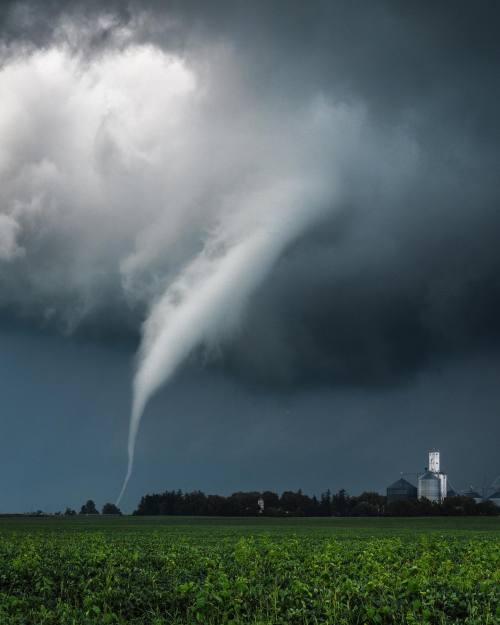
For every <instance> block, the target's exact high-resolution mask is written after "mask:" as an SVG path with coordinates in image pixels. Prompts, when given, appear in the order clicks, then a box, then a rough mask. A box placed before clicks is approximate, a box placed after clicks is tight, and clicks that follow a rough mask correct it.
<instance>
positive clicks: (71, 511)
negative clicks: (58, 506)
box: [64, 508, 76, 516]
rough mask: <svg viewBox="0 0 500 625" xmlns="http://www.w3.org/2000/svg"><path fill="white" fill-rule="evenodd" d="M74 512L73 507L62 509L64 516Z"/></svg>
mask: <svg viewBox="0 0 500 625" xmlns="http://www.w3.org/2000/svg"><path fill="white" fill-rule="evenodd" d="M75 514H76V510H73V508H66V510H65V511H64V516H75Z"/></svg>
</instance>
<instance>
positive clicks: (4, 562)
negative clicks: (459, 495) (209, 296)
mask: <svg viewBox="0 0 500 625" xmlns="http://www.w3.org/2000/svg"><path fill="white" fill-rule="evenodd" d="M499 606H500V518H498V517H497V518H479V517H475V518H443V517H440V518H411V519H398V518H364V519H363V518H343V519H340V518H331V519H330V518H323V519H321V518H317V519H300V518H293V519H269V518H244V519H243V518H224V519H217V518H199V517H192V518H186V517H153V518H146V517H122V518H103V517H97V518H90V517H77V518H27V517H7V518H0V623H2V625H3V624H5V625H13V624H18V625H21V623H22V624H23V625H25V624H26V625H27V624H30V623H33V625H35V624H36V625H48V624H53V625H56V624H57V625H70V624H71V625H77V624H78V625H79V624H82V625H87V624H88V625H97V624H100V623H110V624H113V623H115V624H123V625H125V624H134V625H139V624H140V625H142V624H146V623H147V624H152V625H167V623H168V624H169V625H180V624H191V623H193V624H194V623H203V624H214V625H215V624H226V623H227V624H229V623H231V624H232V625H240V624H241V625H248V624H254V625H257V624H259V625H264V624H276V625H278V624H283V625H287V624H292V623H293V624H311V625H312V624H315V625H318V624H320V623H321V624H324V625H333V624H335V625H337V624H340V625H342V624H344V625H349V624H351V623H356V624H359V625H362V624H368V623H387V624H389V623H391V624H392V623H401V624H403V623H405V624H406V623H408V624H414V625H416V624H417V623H418V624H419V625H420V624H428V625H431V624H439V625H445V624H449V623H454V624H458V623H468V624H469V625H493V624H494V625H497V624H498V623H500V607H499Z"/></svg>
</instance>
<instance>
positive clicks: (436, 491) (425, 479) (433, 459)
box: [418, 450, 448, 503]
mask: <svg viewBox="0 0 500 625" xmlns="http://www.w3.org/2000/svg"><path fill="white" fill-rule="evenodd" d="M447 490H448V485H447V477H446V473H442V472H441V466H440V455H439V451H437V450H431V451H429V466H428V467H427V469H426V470H425V473H423V474H422V475H420V476H419V478H418V498H419V499H428V500H429V501H434V502H437V503H441V502H442V501H443V500H444V499H445V498H446V493H447Z"/></svg>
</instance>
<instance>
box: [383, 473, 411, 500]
mask: <svg viewBox="0 0 500 625" xmlns="http://www.w3.org/2000/svg"><path fill="white" fill-rule="evenodd" d="M416 499H417V489H416V487H415V486H413V484H410V482H408V481H407V480H404V479H403V478H401V479H399V480H397V482H394V483H393V484H391V485H390V486H388V487H387V503H388V504H389V505H390V504H391V503H395V502H396V501H415V500H416Z"/></svg>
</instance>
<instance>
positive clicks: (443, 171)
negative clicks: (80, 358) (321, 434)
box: [1, 1, 500, 385]
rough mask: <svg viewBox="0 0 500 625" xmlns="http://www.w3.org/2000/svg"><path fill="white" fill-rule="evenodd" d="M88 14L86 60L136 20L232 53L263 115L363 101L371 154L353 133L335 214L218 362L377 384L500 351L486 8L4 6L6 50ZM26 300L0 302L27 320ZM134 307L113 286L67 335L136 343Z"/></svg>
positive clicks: (146, 35) (499, 129) (60, 34)
mask: <svg viewBox="0 0 500 625" xmlns="http://www.w3.org/2000/svg"><path fill="white" fill-rule="evenodd" d="M143 14H149V15H153V17H154V20H155V21H156V22H157V24H158V27H157V28H156V29H154V28H151V26H150V25H149V26H145V25H144V24H145V23H146V22H145V19H143V18H141V17H138V16H141V15H143ZM99 15H101V16H102V15H107V16H108V17H110V19H109V20H108V21H106V22H105V23H104V22H103V24H101V27H100V29H97V30H96V31H95V32H93V33H91V35H89V36H87V37H86V38H85V40H83V39H82V40H81V41H80V42H79V43H80V45H81V46H82V47H87V49H88V51H89V52H90V53H92V52H95V53H98V51H99V50H101V49H103V48H105V47H106V46H108V45H110V42H113V41H115V40H114V39H113V37H114V35H113V33H115V32H116V31H117V30H119V29H120V28H124V27H126V26H127V25H130V24H131V23H132V22H134V20H135V24H136V25H135V27H134V28H135V29H134V34H133V37H134V38H135V39H136V40H138V41H153V42H154V43H155V44H157V45H161V46H162V47H163V48H164V49H166V50H175V51H176V52H178V53H179V54H181V55H185V56H186V57H188V58H189V57H190V56H196V55H197V54H199V52H200V50H203V49H204V48H205V47H206V46H209V45H218V46H226V47H228V48H229V49H230V50H232V51H233V54H234V55H235V58H236V59H237V68H238V71H239V73H240V81H241V82H240V86H241V88H242V89H243V90H246V91H248V93H249V94H252V95H251V98H254V99H255V102H256V103H258V104H259V106H261V107H262V108H263V109H265V110H266V111H267V112H269V114H270V115H271V116H272V115H273V114H275V115H277V116H279V115H280V112H282V111H284V112H285V113H286V112H288V111H290V110H293V109H299V108H300V107H301V106H303V103H304V102H305V101H306V100H307V98H308V97H309V96H310V94H312V93H323V94H325V97H327V98H331V99H332V101H334V102H336V103H341V104H345V105H346V106H361V107H363V110H364V111H365V115H366V119H367V125H368V127H369V135H370V137H372V139H373V141H372V145H369V146H368V147H367V151H368V153H365V145H364V142H365V141H366V136H362V137H361V141H360V143H359V145H356V146H355V148H354V149H353V150H352V153H351V154H350V155H349V158H348V160H347V161H346V163H343V164H342V165H341V177H342V183H343V193H342V199H341V204H342V205H341V207H340V209H339V210H337V211H336V212H335V213H334V214H332V215H331V216H330V217H327V218H325V219H324V220H323V222H322V223H321V224H319V225H317V226H313V227H311V228H310V229H309V230H308V231H307V232H305V233H304V234H303V235H302V236H301V238H300V239H299V240H298V241H296V242H295V243H294V244H293V245H291V246H290V247H289V248H288V249H287V251H286V253H285V254H284V255H283V256H282V257H281V259H280V261H279V263H278V265H277V266H276V267H275V268H274V269H273V270H272V272H271V273H270V274H269V275H268V277H267V278H266V281H265V283H264V284H263V285H262V286H261V287H260V289H259V292H258V293H257V294H256V295H254V296H253V297H252V299H251V301H250V304H249V307H248V309H247V311H246V313H245V316H244V322H243V325H242V328H241V329H240V331H239V333H238V334H237V336H236V338H235V339H234V340H231V341H229V342H227V344H224V345H223V347H222V352H221V354H222V356H221V355H220V353H219V360H218V362H219V364H222V365H223V366H224V367H225V368H226V369H227V370H230V371H233V372H236V373H238V374H239V375H242V376H243V377H244V378H245V379H246V380H247V381H255V380H258V381H261V382H266V383H271V384H274V383H277V384H283V383H284V384H290V383H293V384H294V385H296V384H301V383H307V384H309V383H315V382H318V381H319V382H321V384H327V385H343V384H349V385H352V384H354V385H378V384H381V385H386V384H393V383H397V382H400V381H404V380H406V379H407V377H408V376H409V375H413V374H414V373H415V372H417V371H419V370H421V369H422V368H425V367H428V366H429V365H430V364H432V363H433V362H434V361H436V360H442V359H446V358H455V357H457V356H460V357H462V356H463V355H464V354H468V353H476V352H478V351H479V352H491V351H493V352H495V353H496V351H497V349H498V340H499V336H500V321H499V320H500V280H499V278H498V276H499V275H500V274H499V269H500V247H499V246H498V240H499V236H500V216H499V215H500V213H499V212H498V204H499V200H500V191H499V187H498V182H497V177H498V173H499V171H498V163H499V162H500V154H499V152H500V149H499V145H500V144H499V139H500V122H499V121H498V114H497V102H498V96H499V95H500V77H499V74H498V63H499V61H500V43H499V39H498V32H497V28H498V24H499V22H500V19H499V17H500V15H499V10H498V6H497V3H494V2H482V3H470V2H453V3H451V2H437V3H432V4H431V3H425V4H422V3H419V2H406V3H399V2H313V3H303V2H296V3H292V2H262V3H243V2H236V3H234V2H211V3H206V2H189V1H188V2H186V1H183V2H169V3H161V2H148V1H144V2H141V3H138V2H132V3H130V4H128V5H125V4H124V3H119V2H116V3H113V2H108V3H101V2H99V3H97V2H95V3H93V2H91V3H76V2H44V3H43V4H42V3H40V4H37V3H34V2H31V3H30V2H27V3H16V2H6V3H2V9H1V33H2V38H3V41H4V42H5V43H6V44H7V45H9V46H10V47H11V49H12V50H13V49H16V46H17V47H18V46H19V45H21V44H22V45H32V46H34V47H35V48H37V47H40V46H47V45H48V44H49V42H51V41H53V40H54V38H55V39H56V40H58V38H59V39H60V38H64V36H65V35H64V33H65V32H67V31H64V29H62V30H61V27H60V24H61V20H62V21H64V20H65V19H67V20H69V22H74V23H79V24H84V23H85V20H88V22H89V24H91V23H93V22H92V20H93V19H94V18H95V17H96V16H99ZM141 20H143V22H144V24H143V22H141ZM137 24H139V25H137ZM141 24H143V25H142V26H141ZM78 41H79V40H77V43H78ZM111 45H118V44H116V43H112V44H111ZM256 91H257V92H258V96H256V95H255V92H256ZM390 136H394V137H395V138H394V140H393V141H394V145H391V141H392V139H387V137H390ZM398 136H402V137H404V138H405V139H407V141H408V144H407V145H402V146H401V145H399V144H398V141H399V139H398ZM379 146H381V148H380V152H379V153H378V147H379ZM391 150H393V151H394V155H393V154H391ZM411 150H414V152H415V155H414V157H412V158H411V159H410V160H409V163H408V165H407V167H406V168H405V169H404V171H403V173H401V171H400V168H399V162H398V161H399V159H400V155H401V154H404V153H405V151H411ZM358 163H359V166H358ZM391 168H394V175H393V176H391ZM16 280H17V277H16ZM57 296H59V295H57ZM30 305H31V304H30V302H29V301H28V302H27V303H22V304H20V303H19V301H18V302H17V303H16V302H10V301H5V302H4V311H9V314H10V315H11V316H16V315H17V314H18V313H19V311H21V313H22V314H23V315H24V316H25V317H27V318H30V310H29V308H30ZM56 305H57V302H56V304H55V306H56ZM143 314H144V308H141V306H139V307H138V308H137V307H136V308H133V309H130V308H127V307H126V306H121V301H120V296H119V295H117V294H116V293H113V292H112V289H111V290H108V296H107V300H106V301H105V302H104V303H102V304H101V305H100V306H99V307H98V308H97V309H95V310H93V311H92V313H91V314H89V315H88V316H86V317H85V318H82V319H81V321H79V323H78V324H77V325H78V327H77V328H76V330H75V331H76V332H80V333H82V334H85V333H89V334H91V335H94V336H100V337H101V338H104V339H105V338H106V335H107V333H108V331H110V330H111V328H112V329H113V331H114V333H115V334H116V333H119V334H120V333H123V334H124V335H127V334H128V335H129V336H135V335H136V333H137V328H138V325H137V324H138V322H139V321H140V319H141V317H142V316H143ZM32 318H33V319H35V321H36V314H35V315H33V316H32ZM72 329H73V328H72Z"/></svg>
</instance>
